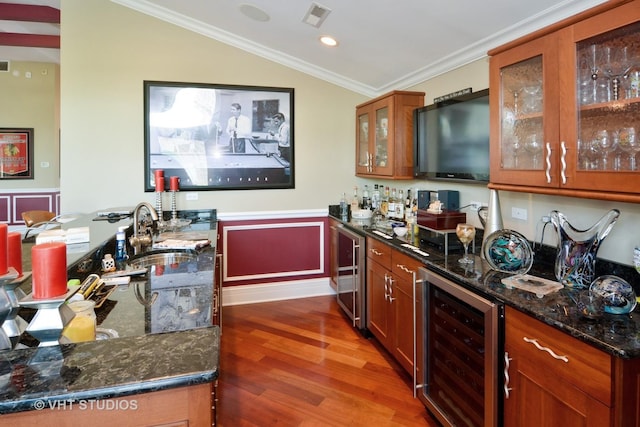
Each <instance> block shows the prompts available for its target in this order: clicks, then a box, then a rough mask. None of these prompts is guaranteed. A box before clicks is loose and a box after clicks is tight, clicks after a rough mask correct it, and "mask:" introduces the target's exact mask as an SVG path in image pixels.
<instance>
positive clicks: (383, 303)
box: [367, 238, 422, 376]
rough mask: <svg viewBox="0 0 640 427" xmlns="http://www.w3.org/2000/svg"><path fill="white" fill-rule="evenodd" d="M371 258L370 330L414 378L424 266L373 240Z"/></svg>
mask: <svg viewBox="0 0 640 427" xmlns="http://www.w3.org/2000/svg"><path fill="white" fill-rule="evenodd" d="M367 254H368V257H367V298H368V300H367V310H369V312H368V324H367V328H368V329H369V331H370V332H371V333H372V334H373V335H374V336H375V337H376V338H377V339H378V341H380V343H381V344H382V345H383V346H384V347H385V348H386V349H387V351H389V353H390V354H391V355H392V356H393V357H394V358H395V359H396V360H397V361H398V363H399V364H400V365H401V366H402V367H403V368H404V369H405V370H406V371H407V372H408V373H409V374H410V375H412V376H413V375H414V372H413V370H414V365H415V363H414V360H415V358H416V352H417V347H418V346H417V343H416V337H417V336H418V335H419V334H418V333H417V330H418V328H419V327H421V323H418V318H419V317H420V316H418V313H420V309H419V307H418V303H419V301H421V300H422V299H421V298H420V297H419V296H418V294H419V292H418V291H417V289H416V288H415V277H416V274H417V272H418V267H420V266H421V265H422V264H421V263H420V262H419V261H417V260H415V259H413V258H411V257H409V256H407V255H404V254H403V253H401V252H399V251H397V250H395V249H392V248H391V247H390V246H389V245H386V244H384V243H381V242H379V241H377V240H375V239H371V238H370V239H368V240H367Z"/></svg>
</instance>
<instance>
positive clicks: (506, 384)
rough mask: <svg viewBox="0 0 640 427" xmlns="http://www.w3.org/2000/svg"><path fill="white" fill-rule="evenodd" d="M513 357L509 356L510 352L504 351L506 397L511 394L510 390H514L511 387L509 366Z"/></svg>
mask: <svg viewBox="0 0 640 427" xmlns="http://www.w3.org/2000/svg"><path fill="white" fill-rule="evenodd" d="M512 360H513V359H511V358H510V357H509V353H508V352H506V351H505V352H504V398H505V399H508V398H509V396H510V394H511V393H510V392H511V390H513V389H512V388H511V387H509V381H510V378H509V366H510V365H511V363H510V362H511V361H512Z"/></svg>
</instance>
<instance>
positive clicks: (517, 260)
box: [482, 230, 533, 274]
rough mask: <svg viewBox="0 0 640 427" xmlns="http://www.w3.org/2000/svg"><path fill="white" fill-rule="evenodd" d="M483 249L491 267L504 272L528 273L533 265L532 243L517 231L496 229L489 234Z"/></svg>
mask: <svg viewBox="0 0 640 427" xmlns="http://www.w3.org/2000/svg"><path fill="white" fill-rule="evenodd" d="M482 251H483V254H484V258H485V259H486V260H487V262H488V263H489V265H490V266H491V268H492V269H494V270H498V271H502V272H504V273H513V274H526V273H527V272H528V271H529V270H530V269H531V266H532V265H533V251H532V250H531V245H530V244H529V241H528V240H527V239H526V238H525V237H524V236H523V235H522V234H520V233H518V232H517V231H513V230H497V231H494V232H493V233H491V234H489V235H488V236H487V238H486V240H485V241H484V244H483V245H482Z"/></svg>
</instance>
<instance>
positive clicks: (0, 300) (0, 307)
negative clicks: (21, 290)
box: [0, 288, 12, 350]
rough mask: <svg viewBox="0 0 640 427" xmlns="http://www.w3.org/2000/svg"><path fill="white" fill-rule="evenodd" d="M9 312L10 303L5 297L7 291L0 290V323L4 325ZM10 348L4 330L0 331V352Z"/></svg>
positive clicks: (7, 296) (6, 296)
mask: <svg viewBox="0 0 640 427" xmlns="http://www.w3.org/2000/svg"><path fill="white" fill-rule="evenodd" d="M10 311H11V301H10V300H9V295H7V291H5V290H4V288H0V322H2V323H4V320H5V319H6V318H7V316H8V315H9V312H10ZM11 348H12V344H11V340H10V339H9V337H8V336H7V334H6V333H5V332H4V330H2V329H0V350H8V349H11Z"/></svg>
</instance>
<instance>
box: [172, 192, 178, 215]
mask: <svg viewBox="0 0 640 427" xmlns="http://www.w3.org/2000/svg"><path fill="white" fill-rule="evenodd" d="M177 219H178V210H177V208H176V191H175V190H173V191H171V221H173V222H176V220H177Z"/></svg>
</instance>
